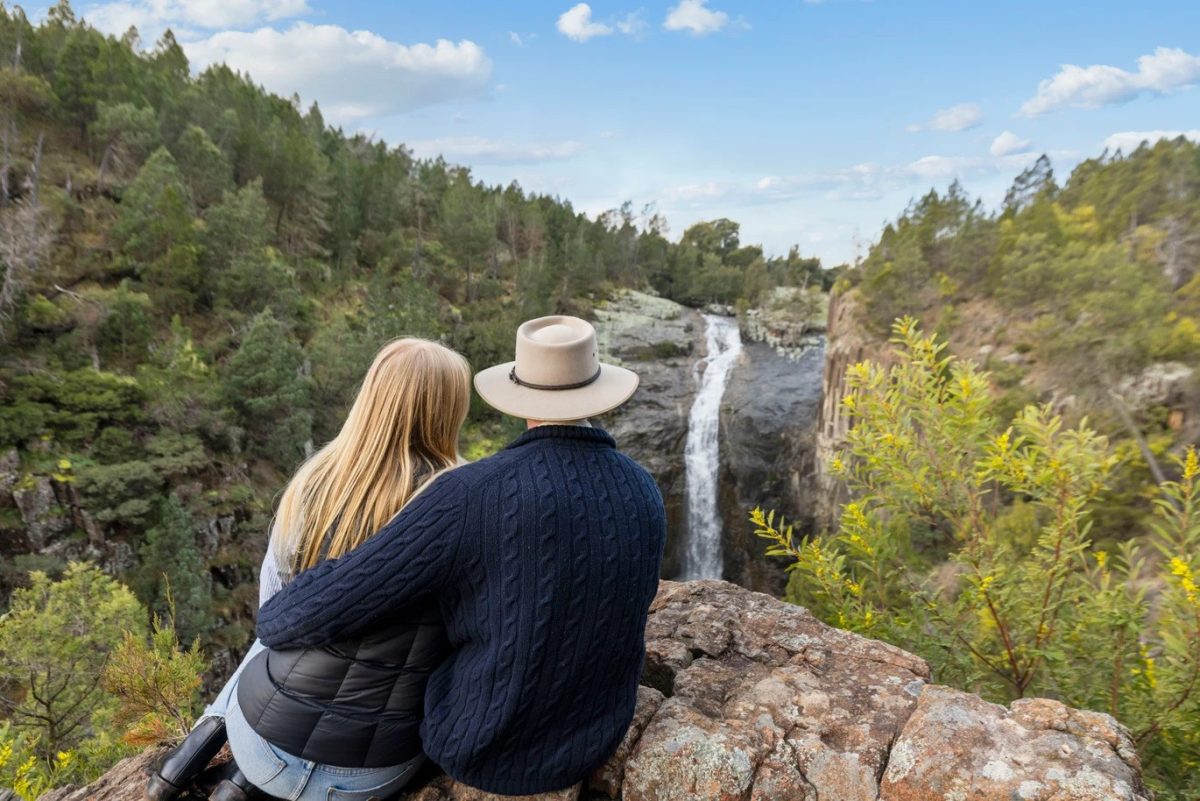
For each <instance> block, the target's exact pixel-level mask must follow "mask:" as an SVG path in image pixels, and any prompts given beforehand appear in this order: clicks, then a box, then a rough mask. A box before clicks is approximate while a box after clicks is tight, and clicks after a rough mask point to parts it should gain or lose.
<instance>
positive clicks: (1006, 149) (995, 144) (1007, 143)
mask: <svg viewBox="0 0 1200 801" xmlns="http://www.w3.org/2000/svg"><path fill="white" fill-rule="evenodd" d="M1032 144H1033V142H1031V141H1030V140H1028V139H1022V138H1021V137H1019V136H1017V135H1016V134H1015V133H1013V132H1012V131H1005V132H1004V133H1002V134H1000V135H999V136H997V137H996V138H995V139H993V140H992V146H991V147H990V148H988V152H989V153H991V154H992V155H993V156H1011V155H1012V154H1013V153H1027V152H1029V147H1030V145H1032Z"/></svg>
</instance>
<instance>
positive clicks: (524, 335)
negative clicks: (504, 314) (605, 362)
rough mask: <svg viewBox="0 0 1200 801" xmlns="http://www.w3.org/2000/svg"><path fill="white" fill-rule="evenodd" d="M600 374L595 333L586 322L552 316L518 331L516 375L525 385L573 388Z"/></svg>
mask: <svg viewBox="0 0 1200 801" xmlns="http://www.w3.org/2000/svg"><path fill="white" fill-rule="evenodd" d="M599 370H600V355H599V353H598V351H597V347H596V329H595V328H593V327H592V324H591V323H589V322H588V321H587V320H581V319H580V318H578V317H569V316H566V315H551V316H549V317H539V318H538V319H536V320H529V321H528V322H526V323H523V324H522V325H521V327H520V328H518V329H517V348H516V365H515V366H514V367H513V372H514V373H515V375H516V377H517V379H519V381H520V382H521V383H522V384H527V385H530V386H536V387H540V388H546V389H553V388H559V387H563V388H565V387H571V386H575V385H578V384H581V383H583V382H585V381H589V380H591V379H593V378H594V377H595V376H596V373H597V372H598V371H599Z"/></svg>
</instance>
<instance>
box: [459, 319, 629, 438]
mask: <svg viewBox="0 0 1200 801" xmlns="http://www.w3.org/2000/svg"><path fill="white" fill-rule="evenodd" d="M637 386H638V376H637V373H635V372H633V371H632V370H626V369H625V368H624V367H617V366H615V365H611V364H601V362H600V357H599V354H598V351H597V347H596V329H595V328H593V327H592V324H591V323H589V322H588V321H587V320H581V319H579V318H578V317H567V316H565V315H553V316H550V317H539V318H538V319H536V320H529V321H528V322H525V323H522V324H521V327H520V328H518V329H517V350H516V360H515V361H511V362H505V363H504V364H498V365H496V366H495V367H489V368H488V369H486V370H482V371H480V372H478V373H476V374H475V390H476V391H477V392H478V393H479V395H480V397H482V398H483V399H484V400H485V401H487V402H488V404H490V405H491V406H493V407H495V408H496V409H499V410H500V411H502V412H504V413H505V414H510V415H512V416H513V417H523V418H525V419H527V420H540V421H542V422H547V423H559V422H563V421H565V420H582V419H583V418H585V417H592V416H594V415H597V414H603V413H604V412H607V411H610V410H612V409H615V408H617V407H618V406H620V405H621V404H622V403H624V402H625V401H627V400H629V398H630V396H631V395H633V393H634V390H636V389H637Z"/></svg>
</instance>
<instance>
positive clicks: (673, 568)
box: [596, 291, 705, 576]
mask: <svg viewBox="0 0 1200 801" xmlns="http://www.w3.org/2000/svg"><path fill="white" fill-rule="evenodd" d="M596 334H597V337H598V339H599V346H600V353H601V355H602V356H603V357H604V358H605V359H606V360H609V361H612V362H614V363H616V364H619V365H622V366H625V367H628V368H629V369H631V370H634V371H636V372H637V374H638V375H639V376H640V378H641V382H640V383H639V385H638V391H637V393H636V394H635V395H634V396H633V399H632V400H631V401H630V402H629V403H627V404H625V405H624V406H622V407H621V408H619V409H617V410H616V411H615V412H613V413H612V414H608V415H605V416H604V417H603V418H602V419H601V420H599V423H600V424H601V425H602V426H604V427H605V428H606V429H607V430H608V431H609V432H610V433H611V434H612V435H613V436H614V437H615V438H616V440H617V442H618V444H619V445H620V446H621V449H622V450H623V451H625V452H626V453H628V454H629V455H630V456H632V457H633V458H634V459H637V460H638V462H640V463H641V464H642V465H644V466H645V467H646V469H648V470H649V471H650V473H651V474H652V475H653V476H654V478H655V480H656V481H657V482H658V486H659V489H660V490H662V494H663V500H664V501H665V503H666V507H667V549H666V553H665V555H664V557H663V575H664V576H675V575H677V574H678V572H679V567H680V557H681V551H680V548H681V546H682V545H683V533H684V532H685V531H686V529H687V507H686V497H685V489H686V488H685V483H684V481H685V473H684V463H683V448H684V442H685V440H686V439H687V430H688V413H689V411H690V410H691V408H692V401H693V400H694V399H695V395H696V377H695V374H694V373H695V366H696V362H697V361H699V360H700V359H702V358H703V357H704V349H705V341H704V319H703V318H702V317H701V316H700V314H699V312H697V311H696V310H694V309H689V308H687V307H686V306H681V305H679V304H678V303H674V302H672V301H669V300H666V299H664V298H657V297H654V296H652V295H647V294H644V293H641V292H632V291H626V292H621V293H618V294H617V295H616V296H615V297H614V298H613V299H612V300H611V301H609V302H608V303H606V304H605V305H603V306H601V307H599V308H597V309H596Z"/></svg>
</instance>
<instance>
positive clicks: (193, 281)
mask: <svg viewBox="0 0 1200 801" xmlns="http://www.w3.org/2000/svg"><path fill="white" fill-rule="evenodd" d="M112 235H113V238H114V240H115V241H116V242H117V244H118V246H119V247H120V249H121V254H122V257H123V259H124V262H125V264H127V265H128V267H129V268H131V269H132V270H133V272H134V273H135V274H137V275H138V276H140V277H143V278H144V279H145V280H146V281H147V282H148V283H150V284H151V285H152V286H153V287H154V290H155V291H154V295H155V296H156V298H157V299H158V300H160V301H161V303H162V305H163V306H164V307H166V308H170V309H185V308H188V307H189V306H193V305H195V304H196V302H197V301H198V300H200V299H201V298H202V297H203V291H204V286H203V280H204V274H203V271H202V270H201V269H200V264H199V261H200V247H199V244H198V242H197V236H196V228H195V225H194V223H193V221H192V198H191V194H190V193H189V191H188V189H187V187H186V186H185V185H184V183H183V176H182V175H181V174H180V172H179V169H178V167H177V166H176V164H175V159H174V158H172V156H171V154H170V152H168V151H167V149H166V148H162V147H160V148H159V149H158V150H156V151H154V154H153V155H151V156H150V159H149V160H148V161H147V162H146V163H145V164H144V165H143V166H142V169H141V170H139V171H138V174H137V178H135V179H134V181H133V183H132V184H130V186H129V188H128V189H127V190H126V191H125V194H124V196H123V197H122V198H121V213H120V217H118V219H117V221H116V223H115V224H114V225H113V229H112Z"/></svg>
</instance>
